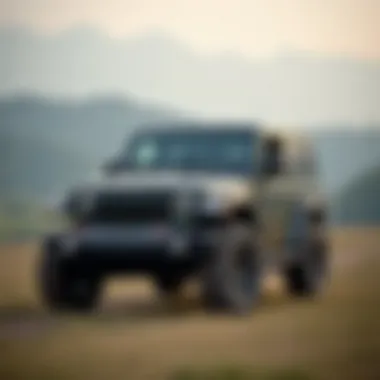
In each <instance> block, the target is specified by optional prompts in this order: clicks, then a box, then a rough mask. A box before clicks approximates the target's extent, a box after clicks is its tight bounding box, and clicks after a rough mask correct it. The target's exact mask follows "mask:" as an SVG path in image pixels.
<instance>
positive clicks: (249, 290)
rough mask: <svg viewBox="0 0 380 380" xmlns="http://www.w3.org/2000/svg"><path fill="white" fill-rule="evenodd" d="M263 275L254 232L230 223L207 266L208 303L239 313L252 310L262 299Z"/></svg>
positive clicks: (218, 308)
mask: <svg viewBox="0 0 380 380" xmlns="http://www.w3.org/2000/svg"><path fill="white" fill-rule="evenodd" d="M261 275H262V266H261V260H260V254H259V249H258V246H257V245H255V244H254V242H253V238H252V231H251V230H250V229H249V227H246V226H244V225H240V224H238V223H236V224H233V225H230V226H228V227H227V228H226V230H224V231H223V233H221V240H220V244H219V245H218V246H217V248H216V249H215V251H214V252H213V253H212V255H211V258H210V261H209V262H208V263H207V265H206V267H205V268H204V277H203V284H202V285H203V299H204V303H205V306H206V307H207V308H208V309H211V310H224V311H228V312H232V313H237V314H246V313H248V312H250V311H251V310H252V309H253V307H254V306H255V305H256V304H257V302H258V300H259V298H260V294H261Z"/></svg>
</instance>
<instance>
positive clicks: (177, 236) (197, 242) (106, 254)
mask: <svg viewBox="0 0 380 380" xmlns="http://www.w3.org/2000/svg"><path fill="white" fill-rule="evenodd" d="M214 245H215V238H213V237H212V235H210V234H208V233H206V232H204V231H200V232H198V233H193V234H184V233H179V232H174V231H172V230H170V229H167V230H165V229H162V230H161V231H160V230H159V229H157V230H154V229H153V230H152V229H149V228H146V227H145V228H130V229H128V228H124V229H115V228H114V229H112V228H87V229H83V230H82V231H77V232H67V233H62V234H59V235H54V236H50V237H48V238H47V239H46V241H45V247H46V248H47V249H48V250H52V249H54V250H59V251H60V256H61V257H62V259H63V260H64V261H65V262H67V264H69V265H73V266H75V267H76V268H80V269H82V270H86V271H94V272H113V273H115V272H121V273H147V272H159V271H167V270H170V269H172V270H181V271H184V272H187V271H193V270H196V269H197V268H198V267H199V266H201V265H202V263H203V262H204V261H205V260H206V259H207V257H208V255H209V254H210V253H211V252H212V250H213V247H214Z"/></svg>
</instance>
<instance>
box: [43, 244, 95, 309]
mask: <svg viewBox="0 0 380 380" xmlns="http://www.w3.org/2000/svg"><path fill="white" fill-rule="evenodd" d="M38 282H39V285H40V292H41V296H42V300H43V303H44V304H45V305H46V306H47V307H48V308H49V309H50V310H54V311H90V310H91V309H93V308H94V307H95V305H96V302H97V299H98V295H99V288H100V286H99V285H100V284H99V283H100V281H99V279H98V278H97V277H95V276H90V275H83V274H82V275H80V273H79V272H77V271H75V270H73V268H72V267H71V266H69V265H68V263H67V262H66V261H65V260H64V259H63V258H62V255H61V252H60V249H59V247H58V246H53V245H50V246H47V247H44V250H43V252H42V257H41V262H40V267H39V271H38Z"/></svg>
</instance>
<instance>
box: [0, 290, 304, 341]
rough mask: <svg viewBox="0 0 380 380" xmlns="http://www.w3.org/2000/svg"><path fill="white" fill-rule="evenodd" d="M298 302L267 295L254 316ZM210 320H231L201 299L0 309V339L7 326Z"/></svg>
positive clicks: (24, 306)
mask: <svg viewBox="0 0 380 380" xmlns="http://www.w3.org/2000/svg"><path fill="white" fill-rule="evenodd" d="M296 303H299V301H297V300H294V299H291V298H289V297H287V296H286V295H284V294H281V295H279V294H276V295H273V294H266V295H264V296H263V298H262V300H261V302H260V304H258V305H257V306H256V308H255V310H254V311H253V312H252V314H251V316H252V317H254V316H255V315H262V314H267V313H272V312H274V311H276V310H285V309H288V308H292V307H293V306H294V305H295V304H296ZM207 316H209V317H210V318H212V317H216V316H228V315H226V314H224V313H211V312H207V311H205V309H204V308H203V305H202V302H201V300H200V297H195V296H194V297H179V298H176V299H163V298H159V297H155V296H154V295H152V296H151V297H146V298H141V297H131V296H130V297H128V298H126V299H118V300H114V301H112V300H110V301H108V302H105V303H104V304H101V305H100V306H99V307H98V308H97V310H94V311H92V312H91V313H88V314H86V313H59V314H58V313H52V312H50V311H49V310H46V309H45V308H43V307H42V306H40V305H32V304H31V305H22V306H18V307H8V308H6V307H0V335H3V334H1V331H4V330H6V329H7V327H8V326H11V327H12V326H22V325H25V326H26V325H30V326H35V328H36V330H38V329H39V326H40V327H41V329H42V328H44V327H50V326H52V327H53V326H56V325H57V324H60V323H65V322H70V320H81V321H87V322H91V323H98V322H99V323H112V324H114V323H115V322H120V323H125V322H138V323H149V322H151V321H157V322H158V321H161V322H165V321H174V320H175V321H180V320H182V321H183V320H191V319H194V318H196V317H207Z"/></svg>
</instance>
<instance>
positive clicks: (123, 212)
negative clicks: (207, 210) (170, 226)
mask: <svg viewBox="0 0 380 380" xmlns="http://www.w3.org/2000/svg"><path fill="white" fill-rule="evenodd" d="M172 210H173V195H172V194H170V193H169V192H152V191H150V192H147V191H138V192H137V191H136V192H131V191H124V192H115V191H112V192H104V193H100V194H98V195H97V197H96V201H95V204H94V207H93V209H92V212H91V213H90V215H89V218H88V221H89V222H92V223H149V222H166V221H169V220H170V218H171V215H172Z"/></svg>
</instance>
